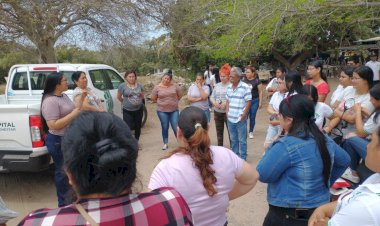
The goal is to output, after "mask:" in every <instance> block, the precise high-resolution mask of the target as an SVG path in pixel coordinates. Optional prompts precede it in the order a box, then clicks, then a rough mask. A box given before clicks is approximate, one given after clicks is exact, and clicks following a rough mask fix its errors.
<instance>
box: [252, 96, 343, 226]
mask: <svg viewBox="0 0 380 226" xmlns="http://www.w3.org/2000/svg"><path fill="white" fill-rule="evenodd" d="M314 114H315V112H314V103H313V102H312V101H311V100H310V99H309V98H308V97H307V96H306V95H300V94H299V95H293V96H289V97H287V98H286V99H284V100H283V101H282V102H281V104H280V114H279V118H280V124H281V127H282V128H283V129H284V130H285V132H286V135H285V136H284V137H282V138H280V139H278V140H277V141H275V142H274V143H273V144H272V145H271V146H270V147H269V148H268V150H267V151H266V152H265V154H264V156H263V158H262V159H261V160H260V162H259V163H258V166H257V168H256V169H257V171H258V173H259V175H260V177H259V180H260V181H261V182H264V183H268V190H267V201H268V203H269V212H268V213H267V216H266V217H265V220H264V224H263V225H264V226H277V225H292V226H301V225H302V226H306V225H307V219H308V218H309V216H310V215H311V214H312V212H313V210H314V209H315V208H316V207H318V206H320V205H322V204H325V203H327V202H329V201H330V193H329V188H330V186H331V185H332V184H333V183H334V182H335V180H336V179H338V178H339V176H341V175H342V173H343V172H344V170H345V169H346V168H347V166H348V164H349V161H350V159H349V156H348V155H347V153H345V152H344V151H343V150H342V148H340V147H339V146H338V145H337V144H336V143H335V142H334V141H333V140H331V139H330V138H328V137H327V136H325V135H324V134H323V133H322V132H321V131H320V130H319V128H318V126H317V125H316V124H315V122H314Z"/></svg>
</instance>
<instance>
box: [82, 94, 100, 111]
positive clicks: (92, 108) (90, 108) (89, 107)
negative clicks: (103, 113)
mask: <svg viewBox="0 0 380 226" xmlns="http://www.w3.org/2000/svg"><path fill="white" fill-rule="evenodd" d="M79 98H80V97H79ZM82 110H84V111H100V110H101V109H100V108H98V107H97V106H94V105H91V104H90V103H88V97H86V98H85V99H84V101H83V105H82Z"/></svg>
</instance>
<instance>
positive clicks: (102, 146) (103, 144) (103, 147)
mask: <svg viewBox="0 0 380 226" xmlns="http://www.w3.org/2000/svg"><path fill="white" fill-rule="evenodd" d="M118 148H119V145H118V144H117V143H115V142H114V141H113V140H112V139H110V138H106V139H103V140H101V141H99V142H97V143H96V144H95V149H96V151H97V152H98V155H99V156H101V155H103V154H104V153H105V152H106V151H108V150H112V149H118Z"/></svg>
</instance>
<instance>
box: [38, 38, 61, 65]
mask: <svg viewBox="0 0 380 226" xmlns="http://www.w3.org/2000/svg"><path fill="white" fill-rule="evenodd" d="M54 44H55V41H54V40H53V39H52V38H46V39H42V40H41V41H40V42H38V43H37V49H38V53H39V55H40V60H41V62H42V63H45V64H48V63H57V57H56V56H55V49H54Z"/></svg>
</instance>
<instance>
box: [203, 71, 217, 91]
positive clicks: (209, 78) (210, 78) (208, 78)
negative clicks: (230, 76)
mask: <svg viewBox="0 0 380 226" xmlns="http://www.w3.org/2000/svg"><path fill="white" fill-rule="evenodd" d="M203 77H204V79H205V84H206V85H211V86H212V87H214V85H215V75H214V74H213V73H212V72H211V71H210V72H209V71H207V70H206V71H205V73H204V75H203Z"/></svg>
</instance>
